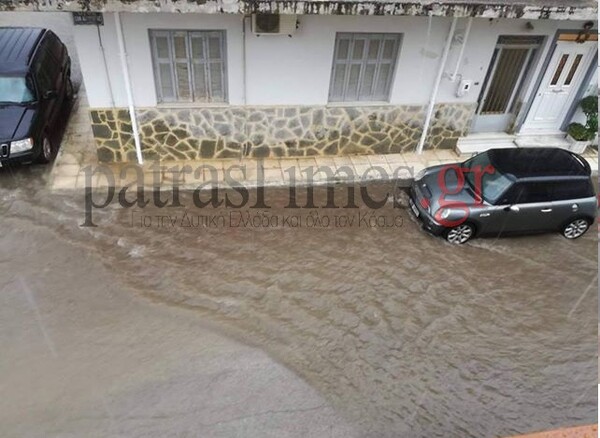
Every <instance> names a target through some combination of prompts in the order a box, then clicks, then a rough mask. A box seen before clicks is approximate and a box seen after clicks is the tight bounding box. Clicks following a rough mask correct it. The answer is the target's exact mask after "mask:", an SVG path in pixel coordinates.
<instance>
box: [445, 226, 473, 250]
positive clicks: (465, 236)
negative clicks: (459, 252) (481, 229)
mask: <svg viewBox="0 0 600 438" xmlns="http://www.w3.org/2000/svg"><path fill="white" fill-rule="evenodd" d="M474 235H475V227H474V226H473V225H471V224H470V223H468V222H464V223H462V224H460V225H457V226H455V227H452V228H449V229H448V230H447V231H446V233H445V237H446V240H447V241H448V242H450V243H452V244H455V245H462V244H464V243H467V242H468V241H469V240H471V238H472V237H473V236H474Z"/></svg>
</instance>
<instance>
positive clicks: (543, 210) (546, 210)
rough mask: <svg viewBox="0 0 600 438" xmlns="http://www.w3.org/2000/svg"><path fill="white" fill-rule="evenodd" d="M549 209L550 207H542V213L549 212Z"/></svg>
mask: <svg viewBox="0 0 600 438" xmlns="http://www.w3.org/2000/svg"><path fill="white" fill-rule="evenodd" d="M551 211H552V209H551V208H542V213H550V212H551Z"/></svg>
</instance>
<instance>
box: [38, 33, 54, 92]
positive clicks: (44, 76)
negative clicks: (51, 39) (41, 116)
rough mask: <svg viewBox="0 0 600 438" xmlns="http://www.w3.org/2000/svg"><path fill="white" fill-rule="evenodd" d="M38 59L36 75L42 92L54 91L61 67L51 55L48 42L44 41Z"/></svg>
mask: <svg viewBox="0 0 600 438" xmlns="http://www.w3.org/2000/svg"><path fill="white" fill-rule="evenodd" d="M36 58H37V59H36V62H35V72H34V73H35V77H36V79H37V83H38V86H39V88H40V91H41V92H42V93H44V92H45V91H48V90H52V89H54V86H55V84H56V76H57V75H58V72H59V69H60V66H59V65H58V62H57V61H56V59H55V58H54V56H52V54H51V53H50V50H49V49H48V43H47V42H46V41H44V42H43V43H42V46H40V48H39V49H38V54H37V56H36Z"/></svg>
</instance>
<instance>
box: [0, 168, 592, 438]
mask: <svg viewBox="0 0 600 438" xmlns="http://www.w3.org/2000/svg"><path fill="white" fill-rule="evenodd" d="M46 178H47V175H46V171H45V170H44V169H43V168H41V167H31V168H17V169H2V170H0V225H1V227H2V231H3V232H2V233H1V234H0V248H2V252H1V254H2V255H1V256H0V300H1V301H0V327H2V330H0V351H1V352H2V354H0V388H1V391H2V394H3V397H2V398H0V428H1V430H2V433H1V435H2V436H3V437H5V436H6V437H22V436H27V437H42V436H43V437H59V436H60V437H67V436H69V437H70V436H72V437H79V436H85V437H106V436H115V437H120V436H122V437H168V436H173V437H175V436H177V437H181V436H190V437H192V436H194V437H196V436H201V437H260V438H263V437H307V436H309V437H331V436H333V437H352V436H355V437H397V436H402V437H496V436H507V435H514V434H517V433H526V432H533V431H537V430H547V429H551V428H557V427H565V426H575V425H580V424H588V423H592V422H595V421H596V407H597V404H596V386H595V385H596V380H597V359H596V354H597V345H598V341H597V327H598V326H597V324H598V322H597V309H598V303H597V289H598V283H597V263H598V258H597V257H598V255H597V254H598V244H597V238H596V234H595V233H594V232H593V231H592V232H590V233H588V234H587V235H585V236H584V237H583V238H581V239H579V240H578V241H568V240H566V239H564V238H562V237H561V236H560V235H558V234H547V235H539V236H528V237H518V238H505V239H481V240H476V241H473V243H470V244H467V245H465V246H464V247H455V246H451V245H449V244H446V243H445V242H444V241H442V240H440V239H437V238H433V237H431V236H429V235H427V234H425V233H424V232H422V231H421V230H420V228H419V227H418V225H417V224H416V223H415V222H414V221H412V220H411V218H410V216H409V215H408V212H407V211H406V210H405V209H403V208H393V203H391V202H388V203H387V204H385V205H384V206H383V207H382V208H380V209H378V210H370V209H369V208H367V206H366V205H365V203H364V202H363V201H362V200H361V199H360V191H359V190H358V189H357V190H356V191H355V195H356V199H355V203H356V206H357V207H358V208H356V209H347V208H339V209H323V208H319V206H323V205H325V204H327V202H326V197H327V193H326V191H325V190H324V189H317V190H316V191H315V204H316V205H315V207H314V208H309V209H289V208H286V206H288V204H289V203H290V199H289V193H288V191H287V190H274V189H269V190H268V191H267V192H266V193H265V200H266V202H267V203H268V204H269V205H268V206H269V207H270V208H269V209H249V208H247V207H245V208H242V209H232V208H230V209H227V208H225V207H224V206H222V207H218V208H216V209H203V210H199V209H197V208H196V207H194V206H193V202H192V198H191V195H187V194H184V195H182V205H183V206H182V207H173V208H168V207H167V208H163V209H159V208H156V207H153V206H152V205H149V206H147V207H146V208H144V209H139V208H134V209H125V208H121V207H120V206H118V205H116V204H115V203H113V204H111V206H109V207H107V208H105V209H97V210H95V211H94V221H95V223H96V224H97V225H98V226H97V227H81V226H80V224H81V223H83V222H84V211H83V206H84V203H83V199H82V198H81V196H80V195H75V194H72V195H60V196H59V195H57V194H53V193H50V192H48V191H47V190H46V189H45V183H46ZM368 190H369V193H370V194H371V195H372V196H373V198H378V199H380V198H381V197H382V196H383V194H384V193H385V192H387V191H390V190H392V185H391V184H379V185H372V186H370V187H369V188H368ZM347 193H348V192H347V188H345V187H338V188H336V190H335V193H334V196H335V199H336V203H337V205H338V206H340V207H341V206H344V205H346V204H347V202H346V201H347ZM255 195H256V193H254V192H253V193H251V194H250V197H251V199H250V201H251V202H249V205H253V202H252V201H254V197H255ZM305 195H306V194H305V193H304V192H302V193H301V192H299V193H297V194H296V198H295V199H296V200H297V201H298V202H297V203H298V205H301V206H302V205H304V204H305ZM203 196H204V195H203ZM232 196H236V194H235V193H233V194H232ZM232 200H234V201H235V202H239V201H240V199H239V198H235V197H232ZM339 200H343V202H338V201H339ZM232 212H234V214H233V217H235V218H236V221H237V222H235V223H234V224H232V223H231V222H230V220H231V217H232ZM257 212H258V213H259V215H258V217H259V218H265V217H266V218H267V222H266V223H262V222H261V221H259V222H257V223H256V224H253V223H252V222H243V223H240V220H243V221H245V220H246V219H240V218H249V219H248V220H250V221H251V220H252V218H253V217H255V213H257ZM361 214H362V215H363V216H362V221H361ZM311 215H312V217H313V222H312V224H313V225H314V226H308V223H307V220H308V217H311ZM315 215H318V217H319V224H320V225H319V226H317V225H316V220H315V217H316V216H315ZM365 215H366V216H367V219H366V220H365V219H364V218H365ZM184 216H185V217H187V219H188V221H189V222H187V226H186V223H184V222H178V221H179V220H183V218H184ZM295 216H297V217H298V219H297V220H298V223H300V224H302V226H294V223H295V222H294V219H292V218H293V217H295ZM326 216H327V217H328V218H329V219H328V226H325V217H326ZM146 217H149V218H150V220H149V222H148V220H147V219H144V218H146ZM161 217H162V218H163V219H157V218H161ZM214 217H216V218H219V217H224V218H225V219H223V221H224V222H223V224H224V226H222V224H221V223H220V221H221V219H211V218H214ZM275 217H277V218H278V219H277V223H275V220H274V219H272V218H275ZM373 217H374V218H375V219H374V220H372V218H373ZM286 218H287V221H285V222H284V220H286ZM342 218H343V219H342ZM173 219H174V220H173ZM269 220H270V221H271V222H269ZM244 224H245V225H244ZM255 225H256V226H255Z"/></svg>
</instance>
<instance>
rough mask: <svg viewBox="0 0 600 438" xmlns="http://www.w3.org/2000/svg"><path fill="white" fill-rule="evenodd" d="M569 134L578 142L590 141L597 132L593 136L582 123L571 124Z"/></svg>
mask: <svg viewBox="0 0 600 438" xmlns="http://www.w3.org/2000/svg"><path fill="white" fill-rule="evenodd" d="M567 133H568V134H569V135H570V136H571V137H573V138H574V139H575V140H577V141H588V140H591V139H592V138H594V135H595V132H594V133H593V134H591V133H590V131H589V130H588V128H587V127H586V126H583V125H582V124H581V123H571V124H570V125H569V126H568V127H567ZM590 134H591V135H590Z"/></svg>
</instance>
